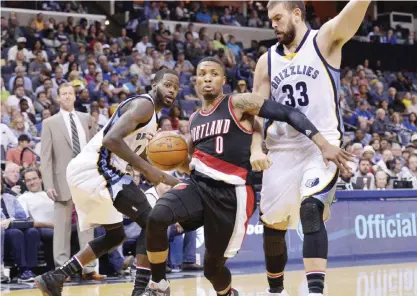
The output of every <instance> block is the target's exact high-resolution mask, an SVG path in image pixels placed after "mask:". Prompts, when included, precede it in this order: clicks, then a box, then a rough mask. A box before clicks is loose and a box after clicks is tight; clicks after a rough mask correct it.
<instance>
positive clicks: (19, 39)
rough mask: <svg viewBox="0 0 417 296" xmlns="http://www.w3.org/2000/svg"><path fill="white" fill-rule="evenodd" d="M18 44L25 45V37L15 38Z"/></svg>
mask: <svg viewBox="0 0 417 296" xmlns="http://www.w3.org/2000/svg"><path fill="white" fill-rule="evenodd" d="M20 42H25V43H26V38H25V37H19V38H17V43H20Z"/></svg>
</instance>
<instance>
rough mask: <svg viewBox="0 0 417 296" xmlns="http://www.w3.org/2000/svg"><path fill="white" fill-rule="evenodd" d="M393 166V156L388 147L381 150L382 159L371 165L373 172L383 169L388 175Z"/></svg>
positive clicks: (390, 174)
mask: <svg viewBox="0 0 417 296" xmlns="http://www.w3.org/2000/svg"><path fill="white" fill-rule="evenodd" d="M394 166H395V162H394V156H393V154H392V151H391V150H390V149H384V151H383V152H382V159H381V160H380V161H378V162H377V164H376V165H375V166H374V167H373V170H374V171H375V172H377V171H384V172H385V173H386V174H387V175H388V176H392V175H393V172H392V169H393V168H394Z"/></svg>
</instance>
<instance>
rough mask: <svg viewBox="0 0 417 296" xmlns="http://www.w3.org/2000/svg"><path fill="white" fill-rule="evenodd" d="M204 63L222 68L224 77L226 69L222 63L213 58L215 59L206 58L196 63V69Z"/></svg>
mask: <svg viewBox="0 0 417 296" xmlns="http://www.w3.org/2000/svg"><path fill="white" fill-rule="evenodd" d="M204 62H213V63H216V64H219V65H220V66H221V67H222V70H223V73H224V75H226V67H225V66H224V64H223V62H222V61H221V60H220V59H218V58H215V57H206V58H204V59H202V60H201V61H200V62H199V63H198V65H197V68H198V66H199V65H200V64H201V63H204Z"/></svg>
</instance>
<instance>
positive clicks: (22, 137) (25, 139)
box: [17, 134, 30, 143]
mask: <svg viewBox="0 0 417 296" xmlns="http://www.w3.org/2000/svg"><path fill="white" fill-rule="evenodd" d="M17 142H19V143H21V142H30V138H29V136H28V135H25V134H23V135H20V136H19V138H17Z"/></svg>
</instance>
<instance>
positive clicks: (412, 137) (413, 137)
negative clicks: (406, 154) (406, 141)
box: [410, 134, 417, 142]
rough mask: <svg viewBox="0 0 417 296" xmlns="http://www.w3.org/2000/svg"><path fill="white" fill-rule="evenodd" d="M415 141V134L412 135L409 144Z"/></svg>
mask: <svg viewBox="0 0 417 296" xmlns="http://www.w3.org/2000/svg"><path fill="white" fill-rule="evenodd" d="M416 140H417V134H414V135H412V136H411V140H410V142H414V141H416Z"/></svg>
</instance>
